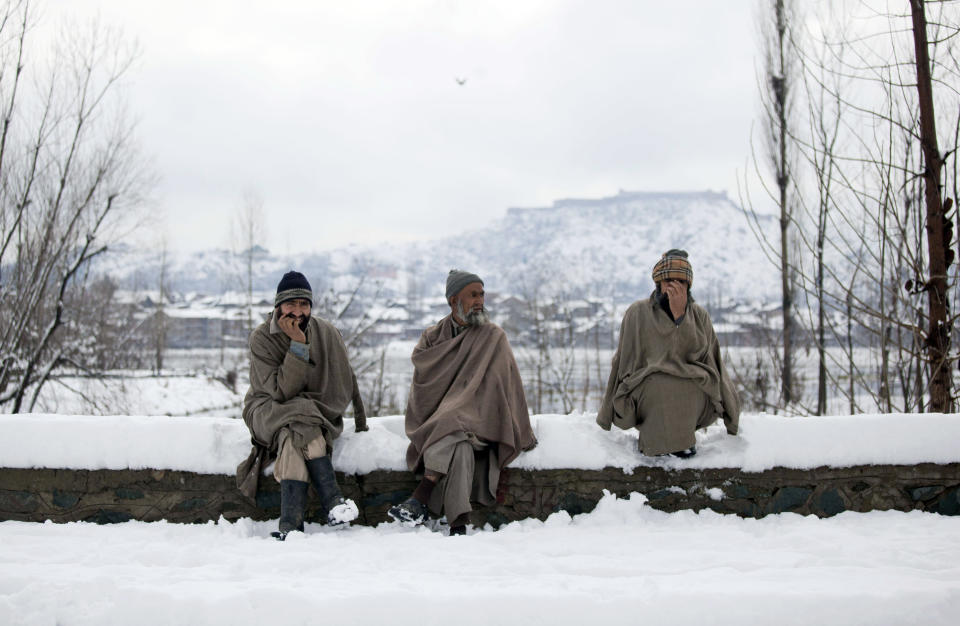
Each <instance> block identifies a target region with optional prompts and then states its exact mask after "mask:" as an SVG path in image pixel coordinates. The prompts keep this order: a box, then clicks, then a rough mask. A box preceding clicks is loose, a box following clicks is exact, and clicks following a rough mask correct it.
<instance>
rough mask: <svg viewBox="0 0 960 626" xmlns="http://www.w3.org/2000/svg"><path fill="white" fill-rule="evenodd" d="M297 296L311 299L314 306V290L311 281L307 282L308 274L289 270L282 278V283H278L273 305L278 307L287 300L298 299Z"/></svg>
mask: <svg viewBox="0 0 960 626" xmlns="http://www.w3.org/2000/svg"><path fill="white" fill-rule="evenodd" d="M297 298H303V299H304V300H309V301H310V305H311V306H312V305H313V290H311V289H310V283H309V282H307V277H306V276H304V275H303V274H301V273H300V272H293V271H291V272H287V273H286V274H284V275H283V278H281V279H280V284H278V285H277V297H276V298H274V299H273V306H275V307H277V306H280V304H281V303H283V302H286V301H287V300H296V299H297Z"/></svg>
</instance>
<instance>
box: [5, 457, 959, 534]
mask: <svg viewBox="0 0 960 626" xmlns="http://www.w3.org/2000/svg"><path fill="white" fill-rule="evenodd" d="M338 478H339V480H340V484H341V485H342V488H343V491H344V494H345V495H347V496H349V497H351V498H353V499H354V500H355V501H356V502H357V504H358V505H359V506H360V519H359V520H358V523H361V524H370V525H372V524H377V523H380V522H383V521H385V520H386V519H387V516H386V511H387V509H388V508H389V507H390V505H391V504H394V503H396V502H400V501H401V500H403V499H404V498H406V497H407V496H408V495H409V494H410V492H411V491H412V490H413V488H414V487H415V486H416V480H415V479H414V477H413V476H412V475H411V474H409V473H407V472H393V471H376V472H372V473H370V474H366V475H362V476H353V475H346V476H345V475H343V474H338ZM604 490H607V491H610V492H611V493H614V494H617V495H618V496H626V495H627V494H629V493H631V492H639V493H643V494H645V495H646V496H647V498H648V499H649V504H650V506H652V507H654V508H656V509H660V510H663V511H678V510H683V509H691V510H695V511H699V510H701V509H711V510H714V511H717V512H719V513H730V514H736V515H740V516H743V517H763V516H764V515H768V514H771V513H783V512H787V511H789V512H794V513H800V514H804V515H816V516H818V517H829V516H832V515H836V514H837V513H840V512H843V511H861V512H865V511H880V510H898V511H912V510H922V511H930V512H934V513H940V514H943V515H958V514H960V463H954V464H948V465H937V464H932V463H929V464H920V465H870V466H859V467H849V468H831V467H818V468H816V469H812V470H796V469H784V468H775V469H771V470H768V471H765V472H759V473H744V472H741V471H739V470H737V469H703V470H699V469H685V470H665V469H662V468H637V470H636V471H635V472H634V473H632V474H625V473H624V472H622V471H621V470H619V469H614V468H607V469H604V470H572V469H569V470H538V471H530V470H515V469H508V470H507V471H505V472H504V474H503V480H502V481H501V484H500V491H499V493H498V497H497V500H498V503H497V506H496V507H494V508H492V509H490V510H487V511H482V512H477V513H475V514H474V515H475V519H474V520H473V521H474V523H475V524H478V523H484V522H489V523H491V524H492V525H493V526H499V525H500V524H503V523H505V522H508V521H513V520H518V519H524V518H529V517H535V518H539V519H545V518H546V517H547V516H548V515H550V514H551V513H553V512H556V511H560V510H565V511H567V512H569V513H570V514H574V515H575V514H577V513H585V512H588V511H591V510H593V508H594V506H596V503H597V501H598V500H599V499H600V497H601V496H602V494H603V491H604ZM279 514H280V491H279V487H278V485H277V484H276V482H275V481H273V480H272V479H264V480H262V481H261V489H260V492H259V493H258V494H257V502H256V504H254V503H251V502H249V501H247V500H246V499H245V498H243V497H242V496H241V495H240V493H239V492H238V491H237V489H236V486H235V483H234V477H233V476H225V475H211V474H196V473H192V472H180V471H170V470H70V469H4V468H0V520H21V521H35V522H40V521H45V520H52V521H54V522H71V521H91V522H97V523H112V522H123V521H127V520H142V521H156V520H167V521H170V522H184V523H199V522H207V521H210V520H217V519H219V518H220V517H221V516H222V517H224V518H226V519H228V520H233V519H237V518H240V517H249V518H253V519H257V520H265V519H276V518H277V517H279ZM320 517H321V516H320V511H318V510H317V506H316V499H315V498H312V499H311V507H310V508H309V509H308V512H307V519H308V520H313V519H320Z"/></svg>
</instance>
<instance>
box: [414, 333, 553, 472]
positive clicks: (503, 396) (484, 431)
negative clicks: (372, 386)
mask: <svg viewBox="0 0 960 626" xmlns="http://www.w3.org/2000/svg"><path fill="white" fill-rule="evenodd" d="M455 323H456V322H454V321H453V316H452V315H448V316H447V317H445V318H444V319H442V320H441V321H440V322H439V323H438V324H437V325H436V326H431V327H430V328H428V329H427V330H425V331H424V332H423V335H421V337H420V341H419V342H418V343H417V346H416V347H415V348H414V350H413V356H412V357H411V360H412V361H413V368H414V371H413V382H412V383H411V385H410V395H409V396H408V398H407V411H406V421H405V424H406V431H407V437H409V438H410V446H409V447H408V448H407V466H408V467H409V468H410V470H411V471H418V470H419V469H421V468H422V466H423V452H424V450H426V449H427V448H428V447H430V446H431V445H433V444H434V443H436V442H437V441H439V440H440V439H442V438H443V437H445V436H446V435H449V434H451V433H456V432H465V433H473V434H475V435H476V436H477V437H479V438H480V439H483V440H485V441H488V442H491V443H492V444H495V445H496V446H497V459H498V461H499V465H500V468H503V467H506V466H507V464H508V463H510V461H512V460H513V459H515V458H516V457H517V455H518V454H520V452H521V451H522V450H529V449H531V448H533V447H534V446H535V445H536V443H537V440H536V437H535V436H534V434H533V428H532V427H531V426H530V415H529V413H528V411H527V401H526V398H525V397H524V395H523V383H522V381H521V380H520V371H519V370H518V369H517V362H516V360H515V359H514V357H513V351H512V350H511V349H510V344H509V342H508V341H507V335H506V333H504V332H503V330H502V329H501V328H500V327H499V326H497V325H496V324H493V323H490V322H488V323H486V324H484V325H482V326H476V327H469V328H467V329H466V330H464V331H463V332H461V333H460V334H459V335H457V336H456V337H454V336H453V330H454V324H455Z"/></svg>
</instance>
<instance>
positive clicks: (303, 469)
mask: <svg viewBox="0 0 960 626" xmlns="http://www.w3.org/2000/svg"><path fill="white" fill-rule="evenodd" d="M294 439H295V437H293V436H292V434H291V433H290V431H289V429H287V428H284V429H282V430H281V431H280V436H279V439H278V441H279V448H280V449H279V453H278V454H277V462H276V463H275V464H274V466H273V477H274V478H276V479H277V482H280V481H281V480H302V481H303V482H307V483H308V482H310V473H309V472H308V471H307V461H308V460H310V459H319V458H320V457H322V456H324V455H325V454H326V453H327V442H326V441H325V440H324V438H323V437H322V436H320V437H317V438H316V439H314V440H313V441H311V442H309V443H308V444H307V445H306V447H305V448H302V449H300V448H298V447H297V446H296V445H295V444H294V443H293V442H294Z"/></svg>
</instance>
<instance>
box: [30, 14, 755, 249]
mask: <svg viewBox="0 0 960 626" xmlns="http://www.w3.org/2000/svg"><path fill="white" fill-rule="evenodd" d="M98 14H99V16H100V18H101V20H102V21H104V22H106V23H108V24H113V25H118V26H120V27H122V28H123V30H124V32H125V34H126V35H127V37H129V38H132V39H136V40H137V41H138V42H139V44H140V47H141V49H142V55H141V57H140V60H139V62H138V64H137V66H136V68H135V69H134V73H133V74H131V76H130V79H131V80H130V84H129V102H130V106H131V108H132V110H133V111H134V113H135V114H136V116H137V117H138V119H139V120H140V124H139V139H140V142H141V144H142V147H143V150H144V152H146V153H147V154H148V155H150V157H151V158H152V159H153V162H154V167H155V170H156V173H157V174H158V176H159V184H158V185H157V187H156V189H155V191H154V197H155V199H156V205H157V207H158V214H159V215H162V216H163V220H164V223H165V227H164V228H165V230H166V232H167V236H168V238H169V242H170V245H171V247H174V248H177V249H188V250H189V249H197V248H204V247H213V246H225V245H228V244H229V235H228V232H229V222H230V221H231V219H233V217H234V216H235V215H236V214H237V212H238V208H239V206H240V205H241V203H242V198H243V195H244V192H245V191H248V190H252V191H254V192H256V193H257V194H259V195H260V197H262V199H263V202H264V208H265V213H266V221H267V225H266V231H267V238H266V244H267V246H268V247H269V248H271V249H272V250H274V251H280V250H282V249H284V248H289V249H292V250H295V251H316V250H321V249H328V248H332V247H337V246H340V245H343V244H346V243H361V244H364V243H377V242H379V241H384V240H403V241H409V240H413V239H423V238H433V237H437V236H442V235H449V234H453V233H459V232H463V231H464V230H467V229H469V228H471V227H477V226H482V225H485V224H488V223H490V222H491V221H493V220H494V219H496V218H498V217H501V216H502V215H503V214H504V213H505V211H506V209H507V208H508V207H514V206H523V207H527V206H548V205H549V204H551V203H552V202H553V201H554V200H556V199H560V198H567V197H584V198H593V197H603V196H610V195H614V194H616V193H617V191H618V190H619V189H626V190H631V191H685V190H704V189H713V190H716V191H720V190H726V191H728V193H729V195H730V196H731V197H732V198H734V199H735V198H736V195H737V191H736V184H737V173H738V171H739V172H741V173H742V172H743V170H744V169H745V168H746V166H747V161H748V158H749V154H750V147H749V142H750V132H751V125H752V123H753V120H754V119H755V118H756V113H757V110H758V106H757V104H756V102H757V88H756V79H755V76H756V71H755V67H756V63H755V50H756V48H757V45H756V39H757V38H756V35H755V33H756V28H755V19H754V2H752V1H750V0H724V1H722V2H720V1H716V0H685V1H684V2H662V1H653V0H589V1H567V0H544V1H540V0H505V1H501V0H483V1H482V2H480V1H477V0H469V1H468V0H402V1H401V0H396V1H393V2H389V1H373V0H363V1H356V2H346V1H343V0H337V1H335V2H334V1H327V0H309V1H304V2H299V1H282V2H270V3H268V2H263V1H262V0H261V1H258V2H246V1H243V2H241V1H208V0H203V1H199V0H191V1H181V0H165V1H164V2H150V3H146V2H131V1H129V0H48V2H46V3H45V9H44V19H45V20H47V21H56V20H58V19H60V18H61V17H69V18H86V17H92V16H96V15H98ZM457 78H460V79H463V80H465V83H464V84H463V85H460V84H458V82H457V80H456V79H457Z"/></svg>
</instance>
